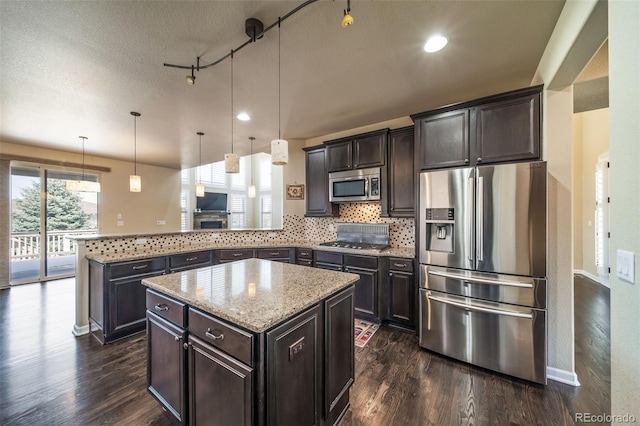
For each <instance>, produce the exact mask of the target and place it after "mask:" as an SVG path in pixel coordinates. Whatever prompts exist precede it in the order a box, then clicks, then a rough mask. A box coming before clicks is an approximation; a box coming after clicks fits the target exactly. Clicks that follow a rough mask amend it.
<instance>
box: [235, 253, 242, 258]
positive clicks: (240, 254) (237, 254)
mask: <svg viewBox="0 0 640 426" xmlns="http://www.w3.org/2000/svg"><path fill="white" fill-rule="evenodd" d="M233 256H234V257H238V256H242V253H233Z"/></svg>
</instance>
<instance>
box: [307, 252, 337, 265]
mask: <svg viewBox="0 0 640 426" xmlns="http://www.w3.org/2000/svg"><path fill="white" fill-rule="evenodd" d="M314 256H315V258H316V259H315V260H316V263H318V262H320V263H335V264H337V265H342V254H340V253H334V252H330V251H319V250H316V251H315V252H314Z"/></svg>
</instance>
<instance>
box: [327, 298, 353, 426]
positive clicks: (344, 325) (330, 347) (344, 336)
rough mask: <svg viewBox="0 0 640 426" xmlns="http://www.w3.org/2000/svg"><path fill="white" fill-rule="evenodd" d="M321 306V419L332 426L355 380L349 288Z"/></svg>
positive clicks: (344, 408)
mask: <svg viewBox="0 0 640 426" xmlns="http://www.w3.org/2000/svg"><path fill="white" fill-rule="evenodd" d="M324 306H325V309H324V312H325V333H326V334H325V342H324V347H325V365H326V368H325V373H324V382H325V388H324V418H325V419H326V420H327V421H326V422H325V424H327V425H334V424H336V423H337V421H338V420H339V419H340V418H341V417H342V415H343V414H344V412H345V411H346V409H347V408H348V406H349V389H350V388H351V385H352V384H353V381H354V379H355V368H354V362H353V360H354V359H355V358H354V355H355V353H354V345H353V337H352V336H353V335H354V324H353V310H354V300H353V288H349V289H347V290H345V291H343V292H341V293H338V294H337V295H335V296H333V297H331V298H330V299H328V300H326V301H325V302H324ZM347 330H348V332H347ZM346 360H348V361H346Z"/></svg>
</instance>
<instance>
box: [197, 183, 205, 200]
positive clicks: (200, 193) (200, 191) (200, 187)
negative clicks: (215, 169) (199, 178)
mask: <svg viewBox="0 0 640 426" xmlns="http://www.w3.org/2000/svg"><path fill="white" fill-rule="evenodd" d="M196 197H204V185H203V184H201V183H199V184H197V185H196Z"/></svg>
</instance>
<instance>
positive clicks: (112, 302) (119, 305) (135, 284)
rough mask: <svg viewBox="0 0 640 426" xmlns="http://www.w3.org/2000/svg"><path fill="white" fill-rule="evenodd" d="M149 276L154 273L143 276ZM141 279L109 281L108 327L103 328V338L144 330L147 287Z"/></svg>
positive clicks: (117, 336)
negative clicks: (106, 328)
mask: <svg viewBox="0 0 640 426" xmlns="http://www.w3.org/2000/svg"><path fill="white" fill-rule="evenodd" d="M158 275H159V274H158ZM151 276H154V275H149V276H147V277H145V278H148V277H151ZM141 281H142V278H135V279H132V280H114V281H110V282H109V293H110V294H109V329H108V330H105V334H106V336H105V340H108V341H110V340H114V339H117V338H120V337H124V336H125V335H127V334H131V333H135V332H136V331H142V330H144V328H145V323H146V311H147V307H146V290H147V288H146V287H145V286H143V285H142V283H141Z"/></svg>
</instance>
